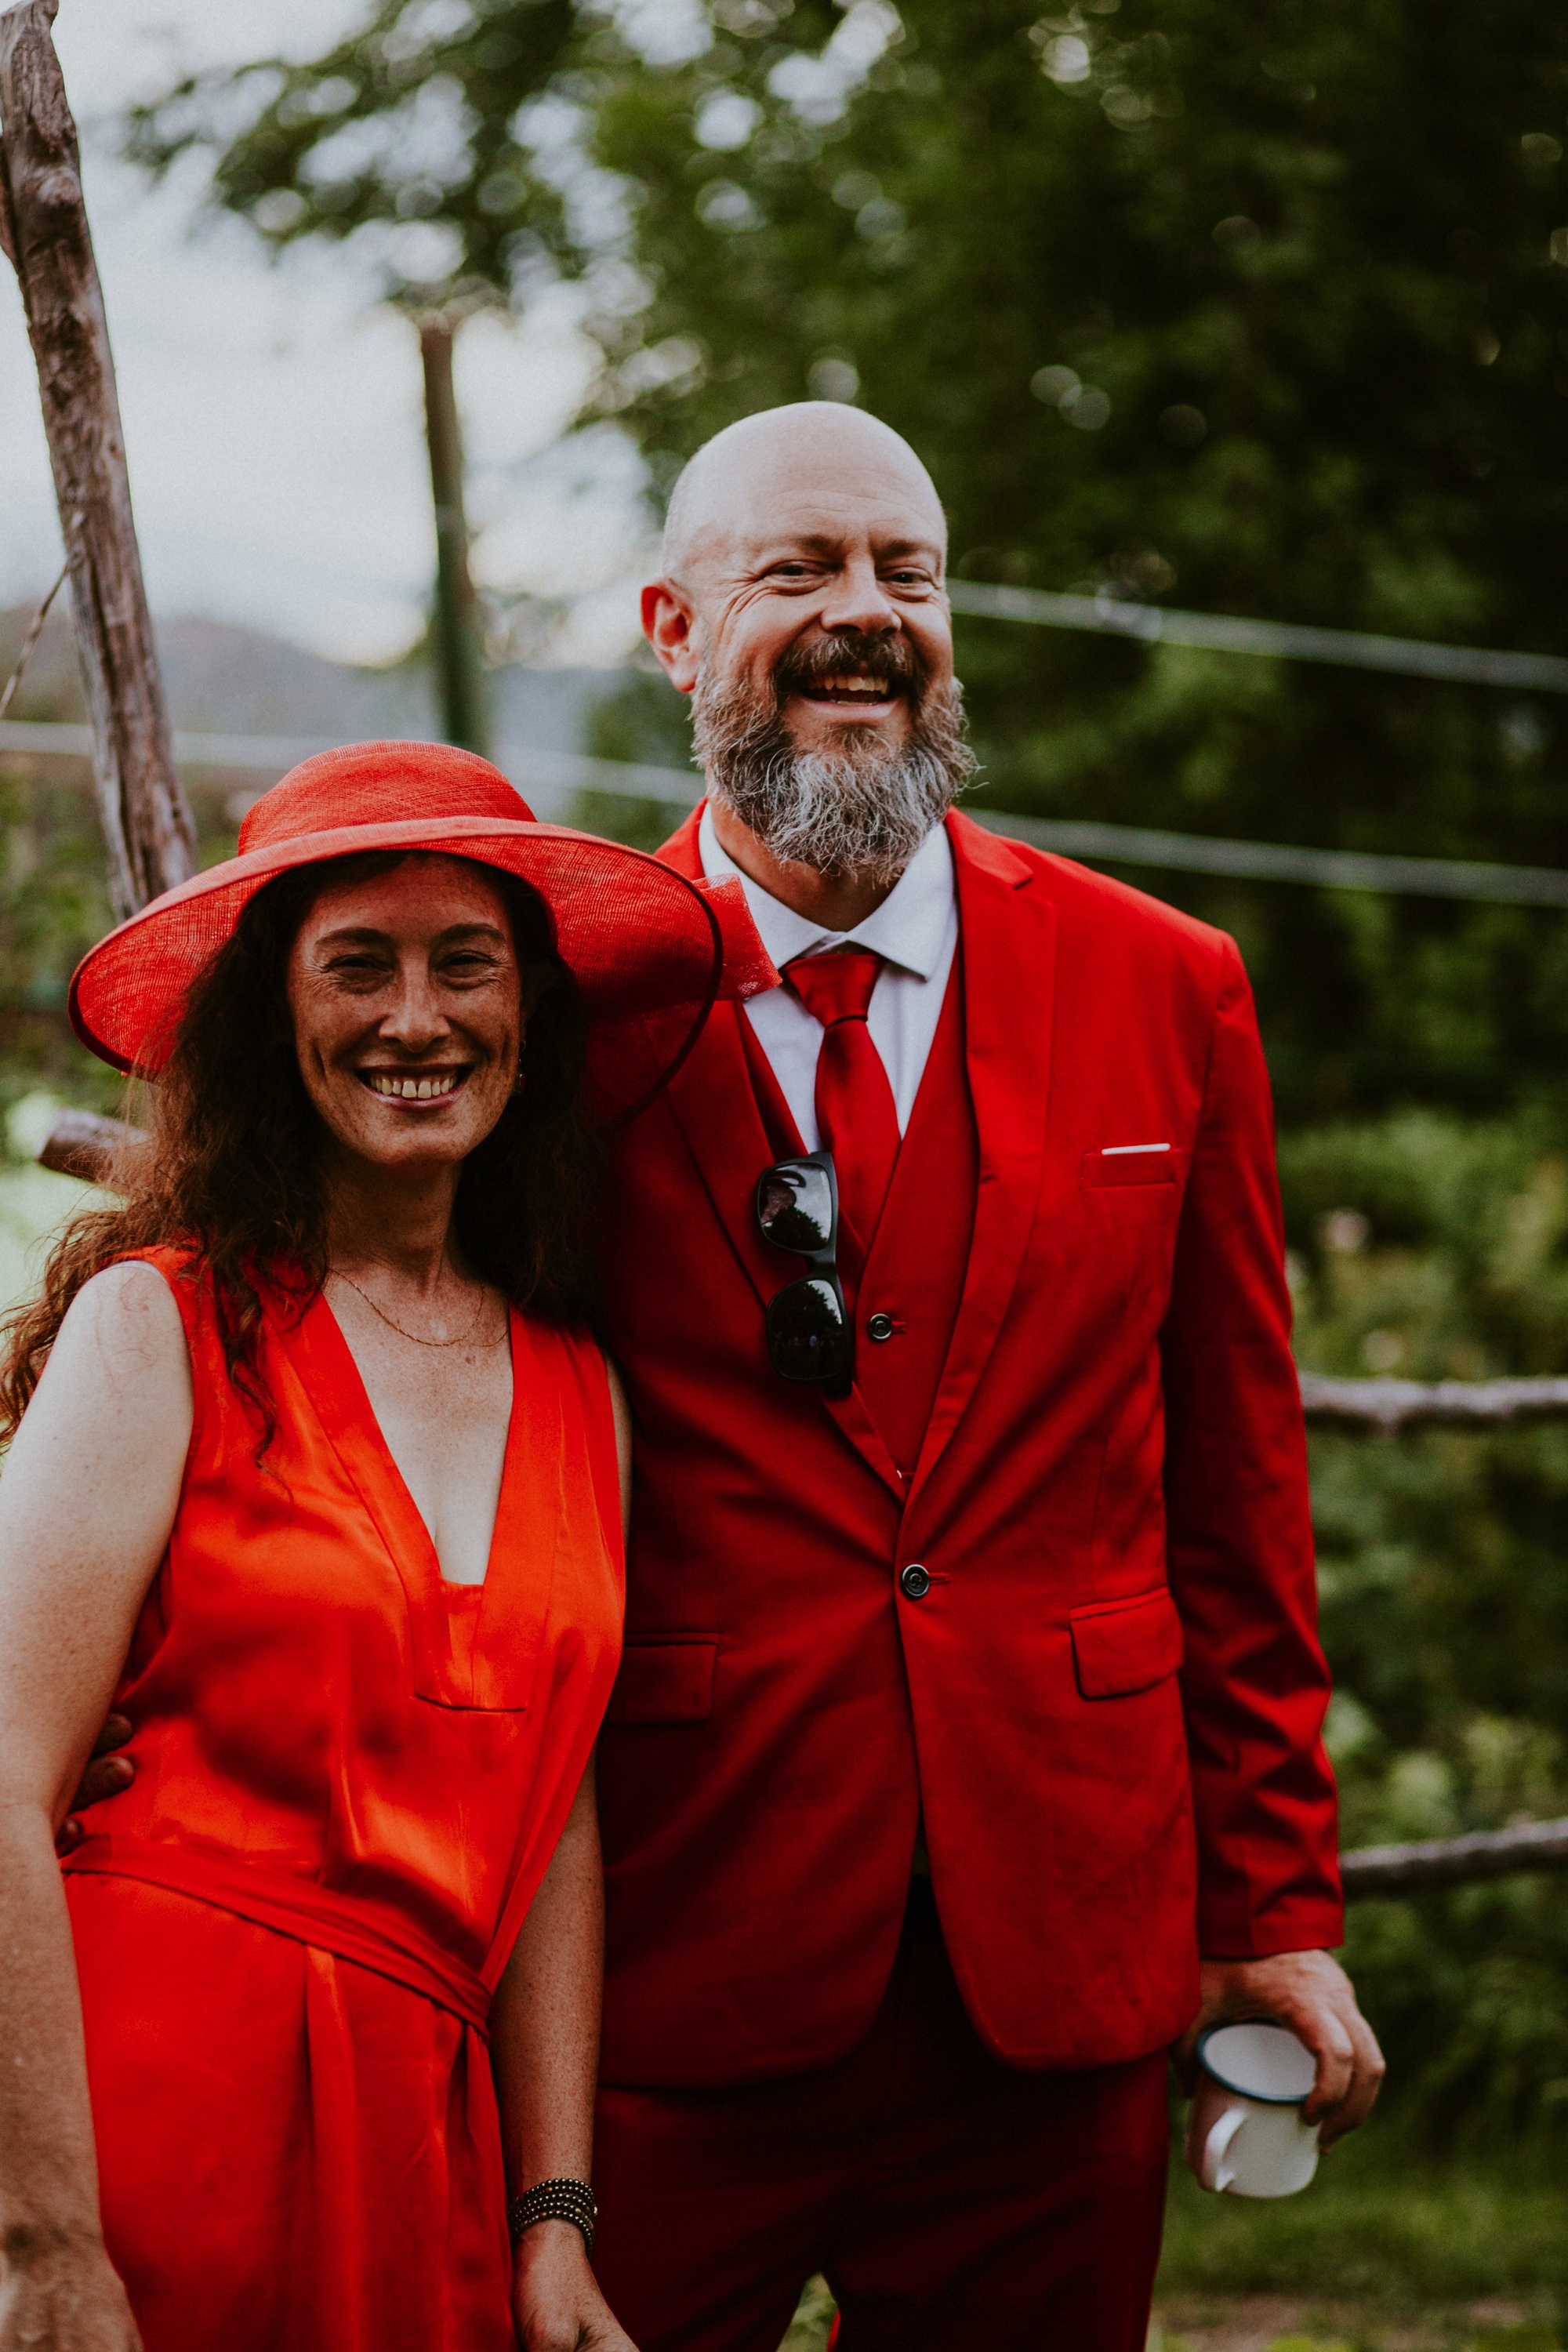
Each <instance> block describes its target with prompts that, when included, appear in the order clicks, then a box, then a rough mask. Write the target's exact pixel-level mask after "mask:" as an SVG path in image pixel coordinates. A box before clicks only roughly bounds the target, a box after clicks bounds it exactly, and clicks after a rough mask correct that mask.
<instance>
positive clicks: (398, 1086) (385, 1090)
mask: <svg viewBox="0 0 1568 2352" xmlns="http://www.w3.org/2000/svg"><path fill="white" fill-rule="evenodd" d="M368 1075H369V1083H370V1088H371V1091H372V1093H373V1094H378V1095H397V1096H398V1097H401V1099H402V1100H403V1101H404V1102H433V1101H434V1100H435V1098H436V1097H437V1095H449V1094H450V1093H451V1091H452V1089H453V1087H455V1086H456V1085H457V1084H458V1078H459V1076H461V1073H460V1072H458V1071H453V1072H451V1073H449V1074H448V1075H447V1076H444V1077H439V1078H395V1077H391V1076H385V1075H384V1073H383V1072H382V1071H380V1070H372V1071H371V1072H370V1073H369V1074H368Z"/></svg>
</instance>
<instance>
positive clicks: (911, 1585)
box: [899, 1559, 931, 1601]
mask: <svg viewBox="0 0 1568 2352" xmlns="http://www.w3.org/2000/svg"><path fill="white" fill-rule="evenodd" d="M899 1582H900V1585H901V1586H902V1588H903V1591H904V1595H905V1598H906V1599H908V1600H910V1601H923V1600H924V1599H925V1597H926V1594H927V1593H928V1592H929V1591H931V1578H930V1577H929V1575H928V1574H927V1573H926V1571H925V1570H924V1569H923V1568H922V1567H921V1564H920V1562H919V1560H918V1559H912V1560H911V1561H910V1564H909V1566H908V1568H906V1569H905V1570H903V1572H902V1573H901V1575H900V1578H899Z"/></svg>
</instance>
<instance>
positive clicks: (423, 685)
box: [0, 594, 626, 751]
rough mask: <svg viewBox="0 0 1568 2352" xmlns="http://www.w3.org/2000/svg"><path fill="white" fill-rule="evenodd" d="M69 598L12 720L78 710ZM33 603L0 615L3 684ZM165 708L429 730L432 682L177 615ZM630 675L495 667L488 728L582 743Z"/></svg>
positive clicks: (224, 724) (209, 721) (316, 729)
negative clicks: (602, 705) (600, 708)
mask: <svg viewBox="0 0 1568 2352" xmlns="http://www.w3.org/2000/svg"><path fill="white" fill-rule="evenodd" d="M64 604H65V598H64V596H63V594H62V596H61V599H60V603H59V604H58V606H57V608H56V610H55V611H54V612H53V613H51V614H50V615H49V617H48V620H47V622H46V623H45V625H44V630H43V634H42V635H41V636H40V637H39V639H38V643H37V646H36V647H35V648H34V651H33V654H32V657H31V659H30V660H29V662H28V665H27V670H26V677H24V679H23V681H22V685H21V688H20V689H19V691H18V693H17V696H16V700H15V701H14V702H13V704H12V705H11V709H10V710H9V712H8V713H7V716H8V717H10V718H12V719H35V720H37V719H64V720H67V721H69V722H72V723H74V724H77V725H79V724H80V723H81V722H82V721H83V719H85V717H86V711H85V709H84V707H83V703H82V694H81V681H80V677H79V674H78V670H77V661H76V648H75V645H74V643H73V642H72V637H71V626H70V618H69V614H68V612H67V611H65V610H64V609H62V608H63V607H64ZM31 618H32V611H31V609H30V608H27V607H23V608H19V609H13V610H12V611H9V612H0V688H3V687H4V685H5V679H6V678H7V677H9V676H10V674H11V667H12V664H13V663H14V662H15V660H16V654H17V652H18V650H19V648H20V646H21V642H22V638H23V635H24V634H25V632H26V627H27V625H28V622H29V621H30V620H31ZM155 627H156V631H157V637H158V656H159V660H160V662H161V663H162V665H163V679H164V684H165V687H166V688H167V691H168V696H169V705H170V712H171V716H172V718H173V720H174V725H175V727H177V728H182V729H186V730H190V731H191V732H192V733H196V734H214V735H331V736H337V737H339V738H341V739H342V740H344V741H346V742H353V741H355V740H362V739H364V738H368V737H374V736H399V735H401V736H418V737H426V736H433V735H434V734H435V732H436V723H435V706H434V702H433V698H432V695H431V687H430V679H429V677H428V676H427V675H426V673H424V672H423V671H421V670H418V669H416V668H414V667H403V666H400V667H397V668H395V669H385V670H375V669H355V668H351V667H349V666H348V665H347V664H346V663H342V662H331V661H324V660H322V658H321V656H320V655H318V654H311V653H306V652H305V651H304V650H303V648H302V647H300V646H291V645H289V644H287V643H286V642H285V641H284V640H283V639H282V638H280V637H271V636H267V635H263V634H262V633H261V632H260V631H259V630H256V629H239V628H234V627H231V626H230V625H229V624H228V623H227V622H225V621H208V620H203V619H201V618H199V617H198V616H195V615H184V616H181V615H176V616H174V617H173V618H170V619H166V620H160V621H158V622H157V623H156V624H155ZM625 682H626V680H625V677H624V675H623V674H622V673H621V672H619V671H616V670H594V669H523V668H521V667H515V666H514V667H510V668H506V669H500V670H495V671H492V673H491V675H490V679H489V689H490V712H491V727H492V730H493V733H494V737H495V740H496V741H497V743H498V744H500V743H506V744H523V745H527V746H529V747H530V748H531V749H533V750H535V751H582V750H583V749H584V734H585V730H586V727H587V722H588V719H589V715H590V713H591V712H592V711H593V709H595V705H596V704H598V703H599V702H601V701H603V700H605V698H606V697H608V696H609V695H611V694H614V693H615V692H616V691H617V690H618V689H619V688H621V687H622V686H624V684H625Z"/></svg>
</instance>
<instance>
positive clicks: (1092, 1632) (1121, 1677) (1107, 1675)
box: [1068, 1584, 1182, 1698]
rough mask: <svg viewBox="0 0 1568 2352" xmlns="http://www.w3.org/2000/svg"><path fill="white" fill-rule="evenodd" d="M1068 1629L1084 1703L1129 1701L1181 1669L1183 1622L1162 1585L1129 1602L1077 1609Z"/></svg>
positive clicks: (1098, 1604)
mask: <svg viewBox="0 0 1568 2352" xmlns="http://www.w3.org/2000/svg"><path fill="white" fill-rule="evenodd" d="M1068 1631H1069V1632H1070V1633H1071V1635H1072V1654H1073V1664H1074V1665H1075V1666H1076V1667H1077V1669H1078V1686H1079V1690H1080V1692H1081V1693H1082V1694H1083V1696H1084V1697H1085V1698H1126V1697H1129V1696H1131V1693H1132V1692H1133V1691H1141V1690H1149V1689H1152V1686H1153V1685H1154V1684H1155V1683H1162V1682H1163V1681H1164V1679H1165V1677H1166V1675H1173V1674H1174V1673H1175V1671H1176V1669H1177V1667H1178V1666H1179V1665H1180V1664H1181V1663H1182V1621H1181V1619H1180V1618H1179V1617H1178V1616H1177V1614H1176V1604H1175V1602H1174V1601H1173V1600H1172V1598H1171V1595H1170V1593H1169V1591H1167V1589H1166V1588H1165V1586H1164V1585H1163V1584H1162V1585H1160V1586H1158V1587H1157V1588H1156V1590H1155V1591H1152V1592H1138V1593H1134V1594H1133V1596H1132V1598H1131V1600H1130V1601H1095V1602H1093V1603H1092V1604H1091V1605H1090V1606H1089V1607H1088V1608H1086V1609H1074V1610H1072V1611H1071V1612H1069V1613H1068Z"/></svg>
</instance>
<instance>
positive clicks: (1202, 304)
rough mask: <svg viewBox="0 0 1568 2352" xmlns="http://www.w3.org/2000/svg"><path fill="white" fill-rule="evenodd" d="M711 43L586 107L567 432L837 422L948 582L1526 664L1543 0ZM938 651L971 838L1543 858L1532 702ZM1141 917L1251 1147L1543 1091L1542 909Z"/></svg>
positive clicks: (956, 15) (1230, 911)
mask: <svg viewBox="0 0 1568 2352" xmlns="http://www.w3.org/2000/svg"><path fill="white" fill-rule="evenodd" d="M710 24H711V28H712V33H713V38H712V41H711V45H710V47H708V48H707V49H706V50H705V51H704V52H703V53H702V54H700V56H698V57H696V58H693V59H691V60H689V61H688V62H686V63H684V64H682V65H679V66H675V67H671V68H666V69H664V70H662V71H660V70H643V71H639V72H636V73H626V74H622V75H620V76H618V77H613V78H611V79H609V80H608V81H607V83H606V85H605V89H604V90H603V92H602V94H601V96H600V98H599V100H598V101H597V104H596V122H597V133H598V148H597V152H598V153H599V154H600V156H601V157H602V158H603V159H604V160H605V161H606V162H607V163H610V164H611V165H612V166H613V167H614V168H615V169H616V171H617V172H618V173H621V174H623V175H624V177H625V178H626V182H627V184H628V186H629V188H630V189H631V191H632V199H633V202H634V204H635V223H636V236H637V257H638V260H639V264H640V267H641V268H642V270H643V272H644V275H645V278H646V280H647V285H648V289H649V293H650V299H649V302H648V305H647V310H645V312H644V313H643V314H642V319H641V329H642V332H641V339H640V341H638V343H637V346H636V347H635V349H634V351H633V352H631V353H630V354H629V355H628V356H627V357H626V358H624V359H622V360H621V361H619V362H618V363H617V364H616V365H614V366H613V367H612V368H611V369H610V371H609V372H608V373H607V376H606V382H605V391H604V397H605V401H606V403H607V404H611V405H615V404H620V405H619V413H620V414H621V415H623V416H625V417H626V420H627V422H628V423H629V424H630V425H632V427H633V428H634V429H635V430H636V431H637V434H638V436H639V437H640V439H641V441H642V443H643V446H644V447H645V449H646V450H647V453H648V457H649V461H650V466H651V468H652V472H653V477H654V480H655V482H656V484H658V486H660V487H662V486H664V485H665V484H667V483H668V480H669V478H671V477H672V475H673V473H674V471H675V470H676V468H677V467H678V466H679V461H680V460H681V459H682V458H683V457H685V456H686V455H687V454H689V451H690V449H691V448H692V447H693V446H695V445H696V444H697V443H698V442H699V441H700V440H701V439H702V438H703V437H705V436H707V435H708V434H709V433H710V432H712V431H713V430H715V429H716V428H717V427H718V426H720V425H723V424H724V423H726V422H727V421H728V420H729V419H730V418H731V417H733V416H736V415H741V414H743V413H744V412H746V411H748V410H751V409H753V408H755V407H758V406H762V405H764V404H768V403H770V402H773V401H779V400H791V399H800V398H805V397H809V396H811V395H812V394H817V395H820V396H826V397H830V398H854V399H857V400H858V401H860V402H862V403H864V404H865V405H867V406H868V408H870V409H872V410H874V411H875V412H876V413H877V414H878V415H882V416H885V417H887V418H888V419H889V422H890V423H892V424H894V425H897V426H898V427H899V428H900V430H901V431H903V432H904V433H906V434H907V435H908V436H909V437H910V440H911V441H912V442H913V443H914V444H915V446H916V447H917V448H919V449H920V450H921V453H922V455H924V456H925V457H926V458H927V460H928V462H929V463H930V464H931V468H932V471H933V473H934V474H935V476H936V479H937V483H938V487H939V488H940V489H941V491H942V496H943V498H944V499H945V500H946V502H947V505H948V508H949V511H950V514H951V517H952V530H953V557H954V563H955V569H956V570H957V572H959V573H961V574H967V575H971V576H973V577H976V578H984V579H1000V580H1005V581H1017V582H1023V583H1033V584H1037V585H1039V586H1043V587H1050V588H1075V589H1079V590H1083V589H1089V590H1093V589H1097V588H1101V587H1104V588H1109V589H1111V590H1113V591H1114V592H1115V593H1118V594H1120V595H1124V596H1132V597H1141V598H1144V599H1154V600H1157V599H1160V598H1162V597H1164V598H1168V599H1175V600H1176V601H1179V602H1180V603H1181V604H1186V605H1195V606H1198V607H1201V608H1202V609H1204V610H1207V611H1215V612H1236V613H1244V614H1259V615H1265V616H1277V617H1279V618H1284V619H1291V620H1300V621H1310V622H1318V623H1323V624H1328V625H1333V626H1340V627H1352V628H1367V629H1374V630H1384V631H1388V632H1392V633H1394V634H1395V635H1419V636H1435V637H1447V638H1450V639H1453V640H1456V641H1463V642H1468V643H1477V644H1496V645H1508V646H1521V647H1535V648H1541V649H1552V648H1554V647H1560V646H1562V644H1563V639H1564V635H1565V634H1568V630H1565V623H1568V588H1565V583H1564V574H1563V564H1562V561H1561V548H1562V544H1563V534H1564V527H1565V525H1568V468H1565V467H1564V464H1563V454H1562V453H1563V436H1564V427H1565V425H1568V404H1565V396H1568V228H1564V227H1563V226H1561V225H1562V224H1563V222H1564V221H1565V220H1568V187H1565V184H1564V177H1563V169H1562V156H1563V133H1564V130H1565V122H1564V110H1565V105H1568V27H1565V26H1564V22H1563V19H1562V18H1561V17H1560V16H1558V15H1557V14H1556V12H1555V11H1554V10H1552V9H1551V8H1550V7H1548V6H1547V5H1545V0H1499V5H1496V6H1494V7H1491V8H1489V9H1486V10H1483V11H1478V10H1448V11H1439V12H1437V14H1436V15H1434V14H1433V12H1432V11H1431V10H1430V9H1427V8H1423V7H1421V6H1419V5H1415V0H1379V4H1378V5H1373V6H1372V7H1367V6H1365V5H1350V0H1331V5H1327V6H1322V5H1318V6H1309V5H1305V0H1261V5H1258V6H1255V7H1252V8H1249V9H1247V10H1245V11H1244V10H1241V9H1238V8H1237V6H1236V5H1235V0H1120V4H1119V0H1084V5H1080V6H1079V7H1076V8H1074V9H1073V10H1071V12H1070V13H1066V12H1064V13H1063V14H1061V15H1059V16H1046V17H1045V18H1043V19H1037V18H1036V17H1035V16H1034V14H1033V12H1032V10H1031V8H1030V7H1028V6H1026V5H1023V0H971V4H970V5H965V6H964V7H963V8H952V7H949V6H944V5H940V0H902V5H901V6H900V9H899V11H898V12H897V14H895V12H894V10H893V8H892V7H891V6H890V5H887V0H853V5H849V6H847V8H844V9H840V8H838V7H836V6H833V5H828V4H827V0H795V5H794V6H793V8H792V7H790V6H789V5H787V0H713V5H712V6H711V9H710ZM959 634H960V651H961V668H962V671H963V676H964V677H965V680H966V682H967V685H968V688H969V693H970V700H971V707H972V710H973V720H974V726H975V730H976V735H977V740H978V741H979V744H980V747H981V749H982V751H983V754H984V761H985V782H986V790H987V793H988V795H989V796H990V797H991V798H992V799H993V800H994V803H996V804H998V805H1001V806H1005V807H1013V808H1017V809H1021V810H1031V811H1036V812H1038V813H1041V814H1064V815H1074V816H1077V815H1089V814H1093V815H1100V816H1103V817H1108V818H1110V819H1113V820H1120V821H1122V822H1129V823H1136V824H1159V825H1170V826H1173V827H1175V828H1177V829H1180V830H1188V831H1205V832H1213V833H1217V834H1227V835H1243V836H1247V837H1252V838H1273V839H1283V840H1296V841H1310V842H1316V843H1323V844H1327V845H1334V846H1345V847H1364V848H1373V847H1375V848H1386V849H1401V850H1410V851H1419V852H1424V853H1426V854H1428V855H1436V856H1500V857H1505V858H1516V859H1520V860H1522V861H1525V862H1533V863H1544V864H1561V863H1563V862H1564V861H1565V860H1568V797H1565V794H1564V784H1565V782H1568V723H1565V722H1568V711H1563V710H1561V709H1559V708H1558V707H1557V706H1556V705H1554V704H1553V703H1552V702H1551V701H1550V700H1548V699H1547V698H1541V699H1522V698H1517V697H1508V696H1504V695H1500V694H1499V693H1497V692H1495V691H1489V690H1485V689H1476V688H1456V687H1446V686H1436V685H1431V684H1426V683H1422V682H1417V681H1415V680H1409V679H1394V678H1386V677H1366V676H1364V675H1358V674H1355V673H1352V672H1336V671H1332V670H1326V669H1321V668H1309V667H1302V666H1295V665H1289V664H1283V663H1273V662H1265V661H1260V660H1258V659H1255V658H1247V657H1237V656H1217V655H1202V654H1196V653H1193V652H1184V651H1181V650H1178V649H1173V648H1166V649H1161V650H1156V651H1152V652H1150V651H1145V650H1142V649H1141V648H1139V647H1135V646H1128V645H1124V644H1117V643H1107V642H1105V641H1103V640H1097V639H1084V638H1081V637H1072V636H1067V635H1058V633H1055V632H1051V631H1045V630H1039V629H1034V628H1025V627H1019V626H1016V625H1009V624H1005V623H998V622H994V621H964V622H961V623H960V630H959ZM645 691H646V690H645ZM1132 878H1134V879H1139V880H1141V881H1142V882H1143V883H1144V886H1145V887H1149V877H1148V876H1147V875H1142V876H1134V877H1132ZM1152 887H1156V888H1158V889H1159V890H1160V892H1161V893H1162V894H1163V895H1165V896H1168V897H1171V898H1178V899H1180V900H1181V901H1182V902H1183V903H1184V904H1186V905H1188V906H1190V907H1192V908H1194V910H1195V911H1199V912H1202V913H1204V914H1205V915H1208V916H1210V917H1211V918H1213V919H1215V920H1218V921H1220V922H1222V923H1224V924H1225V925H1226V928H1227V929H1231V930H1233V931H1235V932H1236V933H1237V936H1238V937H1239V938H1240V940H1241V941H1242V944H1243V947H1244V949H1245V950H1246V952H1247V957H1248V961H1249V963H1250V965H1251V967H1252V970H1253V972H1254V976H1255V979H1256V981H1257V982H1258V989H1259V994H1260V998H1261V1001H1262V1003H1263V1008H1264V1014H1265V1026H1266V1032H1267V1034H1268V1042H1269V1048H1270V1054H1271V1057H1272V1059H1273V1062H1274V1066H1275V1074H1276V1082H1277V1086H1278V1087H1279V1095H1280V1100H1281V1108H1282V1111H1283V1113H1284V1115H1285V1116H1286V1117H1287V1118H1289V1119H1292V1120H1294V1119H1300V1118H1317V1117H1321V1116H1324V1115H1325V1114H1327V1115H1333V1114H1336V1113H1343V1112H1346V1111H1350V1110H1352V1109H1355V1108H1374V1107H1378V1106H1381V1105H1384V1104H1387V1103H1390V1102H1393V1101H1397V1100H1399V1099H1401V1098H1409V1097H1417V1098H1426V1099H1447V1100H1449V1101H1452V1102H1454V1103H1456V1104H1471V1105H1475V1106H1481V1105H1488V1104H1497V1103H1500V1102H1504V1101H1508V1100H1510V1099H1517V1098H1519V1097H1521V1095H1531V1094H1533V1093H1538V1092H1540V1091H1542V1090H1543V1089H1544V1090H1548V1091H1550V1090H1552V1089H1554V1088H1555V1087H1556V1085H1557V1082H1558V1073H1559V1071H1560V1068H1561V1066H1562V1063H1563V1055H1564V1051H1565V1049H1568V985H1565V983H1568V925H1565V924H1564V923H1563V919H1561V918H1560V917H1557V916H1554V915H1551V914H1547V915H1537V914H1533V913H1530V912H1515V911H1514V910H1511V909H1506V910H1505V909H1498V908H1486V909H1481V908H1466V907H1462V906H1438V905H1435V904H1433V903H1431V902H1420V901H1415V900H1407V901H1403V902H1397V903H1393V902H1387V901H1378V900H1372V899H1367V898H1363V897H1358V896H1356V895H1354V894H1351V893H1339V892H1334V893H1331V892H1311V891H1304V890H1300V889H1285V888H1280V887H1270V886H1237V885H1234V884H1229V883H1226V884H1219V883H1208V882H1188V881H1183V882H1179V883H1178V882H1173V881H1169V880H1167V879H1165V878H1163V877H1162V878H1159V879H1157V880H1156V881H1155V882H1154V883H1153V886H1152Z"/></svg>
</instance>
